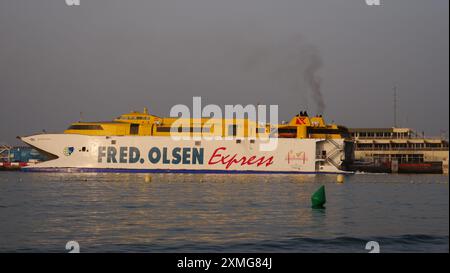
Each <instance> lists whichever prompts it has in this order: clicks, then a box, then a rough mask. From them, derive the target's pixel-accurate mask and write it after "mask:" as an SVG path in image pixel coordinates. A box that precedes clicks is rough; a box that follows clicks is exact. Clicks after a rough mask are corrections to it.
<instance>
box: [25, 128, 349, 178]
mask: <svg viewBox="0 0 450 273" xmlns="http://www.w3.org/2000/svg"><path fill="white" fill-rule="evenodd" d="M20 139H21V140H22V141H24V142H25V143H27V144H29V145H30V146H32V147H34V148H36V149H38V150H40V151H42V152H44V153H46V154H48V155H49V156H50V158H51V159H50V160H47V161H44V162H40V163H38V164H36V165H33V166H27V167H24V168H23V170H24V171H41V172H137V173H156V172H162V173H286V174H316V173H343V172H345V171H343V170H342V169H341V166H342V164H343V162H344V160H345V142H344V140H342V139H333V140H326V139H288V138H287V139H277V140H276V143H273V142H272V146H270V147H275V149H273V150H271V149H270V147H269V145H267V141H263V140H260V139H248V138H243V139H239V140H236V139H230V140H193V139H190V140H173V139H172V138H170V137H154V136H112V137H105V136H87V135H75V134H40V135H34V136H28V137H21V138H20ZM272 141H274V140H272ZM273 145H275V146H273ZM264 147H265V148H264Z"/></svg>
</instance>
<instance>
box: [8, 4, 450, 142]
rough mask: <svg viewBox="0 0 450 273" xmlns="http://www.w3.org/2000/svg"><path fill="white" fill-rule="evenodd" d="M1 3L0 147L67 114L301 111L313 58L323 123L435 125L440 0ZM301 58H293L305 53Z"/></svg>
mask: <svg viewBox="0 0 450 273" xmlns="http://www.w3.org/2000/svg"><path fill="white" fill-rule="evenodd" d="M381 3H382V5H381V6H378V7H374V6H367V5H366V4H365V1H364V0H310V1H306V0H305V1H301V0H276V1H275V0H226V1H225V0H220V1H219V0H177V1H175V0H127V1H120V0H81V6H79V7H68V6H66V4H65V1H64V0H39V1H36V0H0V100H1V110H0V124H1V126H2V129H1V131H0V142H9V143H12V142H13V141H14V137H15V136H16V135H24V134H31V133H35V132H38V131H41V130H42V129H46V130H47V131H62V130H64V129H65V128H66V127H67V126H68V125H69V123H70V122H74V121H77V120H78V119H79V115H80V114H79V113H80V112H83V115H84V119H85V120H111V119H112V118H114V117H116V116H118V115H119V114H121V113H124V112H128V111H130V110H135V109H136V110H138V109H142V108H143V107H144V106H148V107H149V109H150V112H152V113H154V114H157V115H162V116H165V115H168V113H169V110H170V108H171V107H172V106H173V105H175V104H179V103H183V104H188V105H191V104H192V96H202V97H203V103H215V104H219V105H224V104H248V103H252V104H256V103H258V102H259V103H263V104H279V105H280V116H281V118H282V119H287V118H289V117H290V116H291V115H294V114H296V113H297V112H298V111H299V110H301V109H302V108H306V107H307V108H308V109H309V111H310V112H311V113H314V111H315V110H317V109H316V106H315V104H314V100H313V97H312V95H311V93H310V91H309V90H308V88H307V84H306V83H305V82H304V81H302V77H303V76H302V72H301V71H302V70H303V69H304V65H305V62H307V59H308V56H307V54H309V53H305V50H304V49H305V48H309V49H312V50H313V51H314V52H315V53H317V54H318V55H319V57H320V59H321V61H322V63H323V65H322V67H321V68H320V70H319V71H318V74H319V75H320V78H321V79H322V93H323V96H324V100H325V104H326V106H325V107H326V108H325V115H326V117H327V119H328V120H329V121H332V120H334V121H336V122H338V123H340V124H343V125H346V126H349V127H384V126H386V127H389V126H392V124H393V106H392V105H393V103H392V101H393V91H392V88H393V85H394V84H396V85H397V86H398V104H399V107H398V109H399V111H398V112H399V124H400V125H402V126H408V127H413V128H415V129H417V130H418V131H422V130H424V131H425V132H426V133H427V134H429V135H439V134H440V130H441V129H443V130H446V131H448V123H449V102H448V100H449V76H448V75H449V25H448V21H449V14H448V10H449V7H448V5H449V1H448V0H430V1H424V0H423V1H417V0H415V1H413V0H396V1H392V0H391V1H388V0H381ZM305 54H306V55H305Z"/></svg>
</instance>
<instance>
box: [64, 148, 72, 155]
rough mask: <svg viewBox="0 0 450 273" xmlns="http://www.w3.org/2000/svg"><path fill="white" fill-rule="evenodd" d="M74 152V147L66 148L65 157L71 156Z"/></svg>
mask: <svg viewBox="0 0 450 273" xmlns="http://www.w3.org/2000/svg"><path fill="white" fill-rule="evenodd" d="M73 151H74V148H73V147H66V148H64V155H65V156H69V155H71V154H72V153H73Z"/></svg>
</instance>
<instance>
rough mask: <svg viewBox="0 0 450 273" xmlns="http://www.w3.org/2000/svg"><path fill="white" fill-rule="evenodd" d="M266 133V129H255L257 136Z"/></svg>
mask: <svg viewBox="0 0 450 273" xmlns="http://www.w3.org/2000/svg"><path fill="white" fill-rule="evenodd" d="M265 132H266V128H256V133H257V134H264V133H265Z"/></svg>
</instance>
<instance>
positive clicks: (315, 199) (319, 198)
mask: <svg viewBox="0 0 450 273" xmlns="http://www.w3.org/2000/svg"><path fill="white" fill-rule="evenodd" d="M326 202H327V198H326V197H325V186H323V185H322V186H321V187H320V188H319V189H318V190H317V191H316V192H315V193H313V194H312V195H311V204H312V208H314V209H323V208H325V207H324V206H323V205H324V204H325V203H326Z"/></svg>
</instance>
